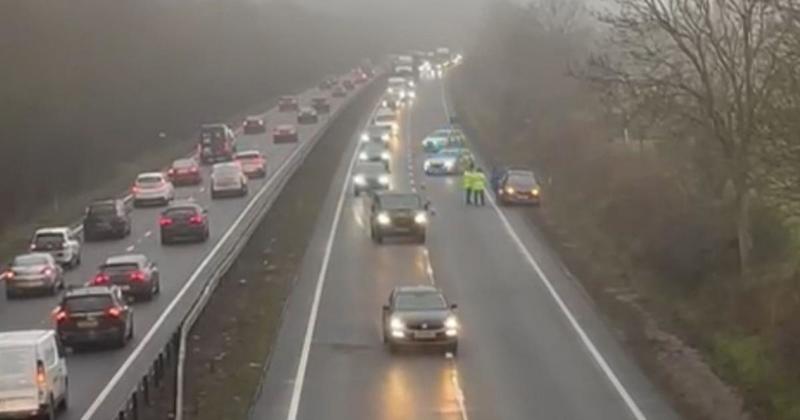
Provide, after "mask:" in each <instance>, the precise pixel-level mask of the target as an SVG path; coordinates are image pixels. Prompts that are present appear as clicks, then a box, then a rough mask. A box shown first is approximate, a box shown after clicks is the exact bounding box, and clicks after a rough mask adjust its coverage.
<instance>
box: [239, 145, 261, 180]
mask: <svg viewBox="0 0 800 420" xmlns="http://www.w3.org/2000/svg"><path fill="white" fill-rule="evenodd" d="M235 160H236V161H237V162H239V163H240V164H241V165H242V171H244V174H245V175H247V177H248V178H264V177H265V176H267V160H266V159H265V158H264V155H262V154H261V152H259V151H258V150H245V151H242V152H237V153H236V156H235Z"/></svg>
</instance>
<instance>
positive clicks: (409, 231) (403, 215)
mask: <svg viewBox="0 0 800 420" xmlns="http://www.w3.org/2000/svg"><path fill="white" fill-rule="evenodd" d="M369 213H370V236H371V237H372V239H373V240H374V241H375V242H377V243H383V238H384V237H386V236H411V237H413V238H416V239H417V241H418V242H419V243H425V236H426V232H427V227H428V204H427V203H426V202H424V200H423V199H422V197H420V195H419V194H416V193H399V192H376V193H375V194H373V196H372V203H371V205H370V212H369Z"/></svg>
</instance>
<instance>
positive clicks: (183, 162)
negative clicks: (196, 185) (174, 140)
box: [172, 159, 194, 169]
mask: <svg viewBox="0 0 800 420" xmlns="http://www.w3.org/2000/svg"><path fill="white" fill-rule="evenodd" d="M193 166H194V161H193V160H191V159H178V160H176V161H175V162H172V167H173V168H180V169H183V168H191V167H193Z"/></svg>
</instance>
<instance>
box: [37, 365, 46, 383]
mask: <svg viewBox="0 0 800 420" xmlns="http://www.w3.org/2000/svg"><path fill="white" fill-rule="evenodd" d="M36 384H37V385H38V386H40V387H44V386H46V385H47V376H46V375H45V372H44V364H43V363H41V362H40V363H38V364H37V365H36Z"/></svg>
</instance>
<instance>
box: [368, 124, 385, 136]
mask: <svg viewBox="0 0 800 420" xmlns="http://www.w3.org/2000/svg"><path fill="white" fill-rule="evenodd" d="M368 131H369V134H370V135H373V136H380V135H383V134H386V133H388V132H389V127H387V126H385V125H373V126H371V127H370V128H369V130H368Z"/></svg>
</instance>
